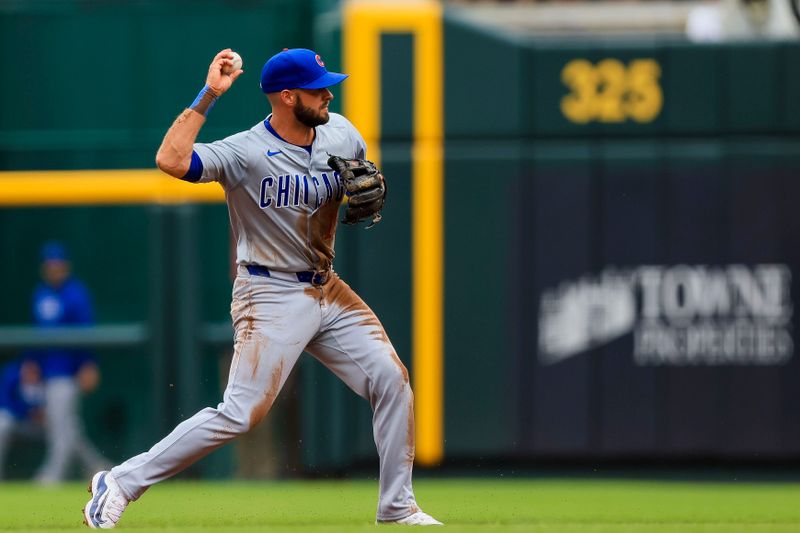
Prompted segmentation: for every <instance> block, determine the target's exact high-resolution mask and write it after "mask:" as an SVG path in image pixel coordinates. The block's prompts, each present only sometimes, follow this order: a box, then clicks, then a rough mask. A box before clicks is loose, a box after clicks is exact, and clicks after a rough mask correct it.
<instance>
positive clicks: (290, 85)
mask: <svg viewBox="0 0 800 533" xmlns="http://www.w3.org/2000/svg"><path fill="white" fill-rule="evenodd" d="M345 78H347V74H340V73H338V72H328V70H327V69H326V68H325V63H324V62H323V61H322V58H321V57H320V55H319V54H318V53H316V52H314V51H313V50H309V49H307V48H291V49H289V50H283V51H281V52H278V53H277V54H275V55H274V56H272V57H271V58H270V59H269V61H267V62H266V64H265V65H264V68H263V69H261V90H262V91H264V92H265V93H274V92H279V91H282V90H284V89H323V88H325V87H330V86H332V85H336V84H337V83H341V82H342V81H344V80H345Z"/></svg>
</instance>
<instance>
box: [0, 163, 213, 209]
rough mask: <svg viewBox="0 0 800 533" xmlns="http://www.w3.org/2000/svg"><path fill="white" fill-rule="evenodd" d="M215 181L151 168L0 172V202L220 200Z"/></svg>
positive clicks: (4, 204) (28, 203) (18, 203)
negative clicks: (183, 178)
mask: <svg viewBox="0 0 800 533" xmlns="http://www.w3.org/2000/svg"><path fill="white" fill-rule="evenodd" d="M224 201H225V193H224V191H223V190H222V187H220V186H219V184H216V183H211V184H194V183H186V182H183V181H181V180H178V179H175V178H172V177H169V176H167V175H166V174H164V173H163V172H161V171H159V170H155V169H141V170H57V171H56V170H54V171H24V172H0V205H2V206H48V205H64V206H66V205H120V204H153V203H156V204H182V203H198V202H202V203H209V202H224Z"/></svg>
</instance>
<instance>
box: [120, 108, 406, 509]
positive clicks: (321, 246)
mask: <svg viewBox="0 0 800 533" xmlns="http://www.w3.org/2000/svg"><path fill="white" fill-rule="evenodd" d="M194 149H195V151H196V153H197V154H198V155H199V157H200V158H201V160H202V163H203V173H202V176H201V178H200V181H212V180H216V181H218V182H220V183H221V184H222V186H223V187H224V189H225V194H226V197H227V202H228V209H229V211H230V218H231V224H232V226H233V231H234V235H235V238H236V242H237V261H238V262H239V267H238V270H237V276H236V280H235V282H234V286H233V301H232V304H231V318H232V319H233V326H234V332H235V340H234V354H233V360H232V363H231V369H230V373H229V375H228V385H227V387H226V389H225V393H224V395H223V401H222V403H220V404H219V405H218V406H217V407H208V408H206V409H203V410H202V411H200V412H198V413H197V414H195V415H194V416H193V417H191V418H189V419H188V420H186V421H184V422H182V423H181V424H180V425H178V426H177V427H176V428H175V429H174V430H173V431H172V432H171V433H170V434H169V435H167V436H166V437H164V439H162V440H161V441H160V442H158V443H157V444H155V445H154V446H153V447H152V448H151V449H150V450H149V451H147V452H144V453H142V454H140V455H137V456H136V457H133V458H131V459H128V460H127V461H125V462H124V463H122V464H121V465H118V466H116V467H114V468H113V469H112V470H111V473H112V475H113V477H114V478H115V479H116V481H117V483H118V484H119V487H120V490H122V491H123V493H124V494H125V496H126V497H127V498H128V499H136V498H138V497H139V496H140V495H141V494H142V493H143V492H144V491H145V490H147V488H148V487H149V486H151V485H153V484H154V483H158V482H159V481H162V480H164V479H167V478H169V477H170V476H173V475H175V474H176V473H178V472H180V471H181V470H183V469H184V468H186V467H187V466H189V465H190V464H192V463H193V462H195V461H197V460H198V459H200V458H201V457H203V456H204V455H206V454H208V453H209V452H211V451H213V450H214V449H216V448H218V447H219V446H221V445H222V444H224V443H226V442H228V441H230V440H231V439H233V438H235V437H236V436H238V435H241V434H242V433H245V432H247V431H249V430H250V428H252V427H253V426H255V425H256V424H258V423H259V422H260V421H261V420H262V419H263V418H264V416H265V415H266V414H267V412H268V411H269V410H270V408H271V407H272V403H273V402H274V400H275V398H276V396H277V395H278V393H279V391H280V389H281V387H283V384H284V383H285V381H286V378H287V377H288V376H289V373H290V372H291V370H292V368H293V367H294V365H295V364H296V362H297V359H298V358H299V357H300V355H301V353H302V352H303V351H307V352H308V353H310V354H311V355H312V356H314V357H316V358H317V359H318V360H319V361H321V362H322V363H323V364H324V365H325V366H327V367H328V368H329V369H330V370H331V371H332V372H333V373H334V374H336V376H338V377H339V378H340V379H342V381H344V382H345V383H346V384H347V385H348V386H349V387H350V388H351V389H352V390H353V391H355V392H356V393H357V394H359V395H360V396H362V397H363V398H365V399H366V400H368V401H369V402H370V404H371V406H372V409H373V418H372V424H373V434H374V437H375V444H376V446H377V448H378V456H379V458H380V497H379V501H378V511H377V518H378V520H397V519H400V518H403V517H406V516H409V515H411V514H412V513H415V512H416V511H417V510H418V507H417V504H416V500H415V498H414V493H413V490H412V486H411V472H412V467H413V463H414V407H413V393H412V391H411V386H410V383H409V378H408V371H407V370H406V368H405V367H404V366H403V363H402V362H401V361H400V359H399V357H398V356H397V353H396V352H395V350H394V347H393V346H392V344H391V342H390V341H389V338H388V336H387V335H386V331H385V330H384V328H383V325H382V324H381V323H380V321H379V320H378V318H377V317H376V316H375V313H373V312H372V310H371V309H370V308H369V307H368V306H367V305H366V304H365V303H364V301H363V300H362V299H361V298H359V296H358V295H357V294H356V293H355V292H354V291H353V290H352V289H351V288H350V287H349V286H348V285H347V284H346V283H345V282H344V281H343V280H341V279H340V278H339V276H338V275H336V273H335V272H331V273H329V274H328V275H327V276H326V277H325V282H324V283H322V284H321V285H319V284H316V285H312V284H311V283H308V282H302V281H300V280H299V278H298V277H296V276H295V277H293V276H292V275H291V274H290V273H292V272H294V273H297V272H308V271H309V270H316V271H323V270H327V269H329V268H330V266H331V262H332V260H333V244H334V233H335V231H336V224H337V216H338V209H339V205H340V201H341V199H342V197H343V195H344V189H343V184H342V183H341V181H340V180H339V176H338V175H336V174H335V173H333V172H332V171H331V170H330V168H329V167H328V166H327V159H328V153H329V152H330V153H331V154H335V155H340V156H343V157H348V158H351V157H363V156H364V154H365V151H366V150H365V145H364V141H363V139H362V138H361V136H360V135H359V134H358V132H357V131H356V130H355V128H354V127H353V126H352V125H351V124H350V123H349V122H348V121H347V120H346V119H345V118H344V117H342V116H340V115H336V114H333V113H331V118H330V121H329V122H328V123H327V124H325V125H323V126H318V127H317V128H316V137H315V139H314V143H313V148H312V149H311V152H310V153H309V152H308V151H306V150H305V149H304V148H303V147H298V146H294V145H292V144H289V143H286V142H284V141H282V140H281V139H280V138H278V137H277V136H276V135H275V134H273V133H271V132H270V131H269V130H268V129H267V127H266V125H265V124H264V123H259V124H257V125H256V126H255V127H253V128H252V129H250V130H248V131H245V132H242V133H238V134H236V135H233V136H231V137H228V138H227V139H224V140H222V141H218V142H214V143H211V144H196V145H195V147H194ZM256 266H258V267H262V268H256ZM263 267H266V269H269V275H267V273H266V272H265V269H264V268H263ZM276 271H277V272H276ZM277 274H283V275H280V276H279V275H277Z"/></svg>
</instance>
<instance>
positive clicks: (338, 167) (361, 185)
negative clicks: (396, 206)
mask: <svg viewBox="0 0 800 533" xmlns="http://www.w3.org/2000/svg"><path fill="white" fill-rule="evenodd" d="M328 166H329V167H331V168H332V169H333V170H335V171H337V172H338V173H339V176H340V177H341V178H342V181H344V186H345V189H346V190H347V196H348V201H347V208H346V209H345V212H344V218H343V219H342V222H343V223H344V224H358V223H359V222H361V221H362V220H366V219H368V218H371V219H372V222H370V224H369V226H367V228H368V229H369V228H371V227H372V226H374V225H375V224H377V223H378V222H380V220H381V209H383V204H384V203H385V202H386V179H384V177H383V174H381V171H380V170H378V167H376V166H375V163H373V162H372V161H367V160H366V159H345V158H343V157H339V156H336V155H332V156H330V158H328Z"/></svg>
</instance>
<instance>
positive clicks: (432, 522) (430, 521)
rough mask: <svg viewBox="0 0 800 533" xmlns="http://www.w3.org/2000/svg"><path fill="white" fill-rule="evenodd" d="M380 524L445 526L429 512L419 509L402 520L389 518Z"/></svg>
mask: <svg viewBox="0 0 800 533" xmlns="http://www.w3.org/2000/svg"><path fill="white" fill-rule="evenodd" d="M378 523H379V524H400V525H403V526H443V525H444V524H442V523H441V522H439V521H438V520H436V519H435V518H434V517H432V516H431V515H429V514H428V513H423V512H422V511H417V512H416V513H414V514H410V515H408V516H407V517H405V518H401V519H400V520H387V521H380V522H378Z"/></svg>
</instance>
